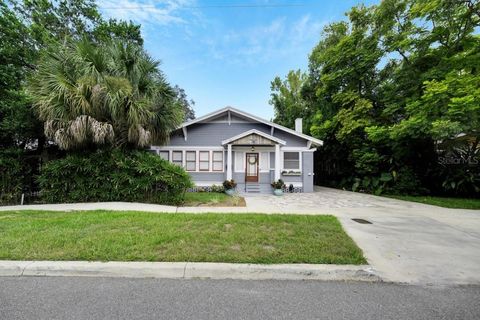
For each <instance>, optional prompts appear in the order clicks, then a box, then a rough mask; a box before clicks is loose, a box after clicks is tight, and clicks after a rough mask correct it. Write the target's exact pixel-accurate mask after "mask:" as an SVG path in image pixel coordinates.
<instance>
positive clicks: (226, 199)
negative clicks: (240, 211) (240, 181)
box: [183, 192, 245, 207]
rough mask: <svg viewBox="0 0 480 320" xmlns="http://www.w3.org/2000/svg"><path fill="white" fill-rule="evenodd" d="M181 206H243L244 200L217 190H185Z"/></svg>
mask: <svg viewBox="0 0 480 320" xmlns="http://www.w3.org/2000/svg"><path fill="white" fill-rule="evenodd" d="M183 206H185V207H196V206H208V207H244V206H245V200H244V199H243V198H242V197H231V196H229V195H227V194H225V193H219V192H186V193H185V200H184V203H183Z"/></svg>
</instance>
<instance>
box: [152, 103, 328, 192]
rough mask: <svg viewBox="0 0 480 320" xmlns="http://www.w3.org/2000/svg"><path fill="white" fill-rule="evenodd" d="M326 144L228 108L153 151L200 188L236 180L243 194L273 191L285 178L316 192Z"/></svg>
mask: <svg viewBox="0 0 480 320" xmlns="http://www.w3.org/2000/svg"><path fill="white" fill-rule="evenodd" d="M322 144H323V142H322V141H321V140H318V139H315V138H312V137H310V136H308V135H305V134H303V133H302V119H296V120H295V130H291V129H289V128H286V127H283V126H280V125H278V124H275V123H272V122H270V121H267V120H264V119H261V118H259V117H256V116H254V115H251V114H248V113H246V112H243V111H240V110H237V109H234V108H231V107H226V108H223V109H220V110H217V111H215V112H212V113H209V114H207V115H205V116H203V117H200V118H197V119H195V120H192V121H189V122H186V123H184V124H182V125H181V126H180V127H179V128H178V129H177V130H175V131H174V132H172V134H171V136H170V141H169V143H168V144H167V145H164V146H152V147H151V150H152V151H153V152H156V153H157V154H158V155H159V156H161V157H162V158H164V159H166V160H168V161H171V162H173V163H175V164H178V165H179V166H182V167H183V168H185V170H186V171H187V172H188V173H189V174H190V175H191V176H192V179H193V181H194V182H195V184H196V185H197V186H211V185H214V184H215V185H221V184H222V183H223V181H225V180H230V179H234V180H235V181H236V182H237V183H238V186H237V189H238V190H239V191H241V192H256V193H258V192H261V193H270V192H271V186H270V183H271V182H272V181H276V180H278V179H282V180H283V181H284V182H285V184H286V186H287V187H290V186H293V188H294V190H295V191H302V192H312V191H313V175H314V173H313V152H314V151H315V150H316V148H317V147H319V146H321V145H322Z"/></svg>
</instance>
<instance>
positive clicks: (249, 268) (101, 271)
mask: <svg viewBox="0 0 480 320" xmlns="http://www.w3.org/2000/svg"><path fill="white" fill-rule="evenodd" d="M0 276H17V277H18V276H70V277H81V276H86V277H118V278H163V279H239V280H340V281H368V282H379V281H382V279H381V278H380V277H379V276H378V275H377V273H376V271H375V270H374V269H373V268H372V267H371V266H368V265H361V266H356V265H328V264H272V265H262V264H236V263H203V262H113V261H111V262H97V261H93V262H89V261H0Z"/></svg>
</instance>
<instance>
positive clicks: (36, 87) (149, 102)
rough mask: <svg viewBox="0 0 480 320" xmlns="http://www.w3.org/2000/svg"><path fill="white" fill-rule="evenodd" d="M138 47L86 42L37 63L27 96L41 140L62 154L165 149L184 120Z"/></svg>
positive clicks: (169, 90)
mask: <svg viewBox="0 0 480 320" xmlns="http://www.w3.org/2000/svg"><path fill="white" fill-rule="evenodd" d="M158 66H159V62H158V61H155V60H153V59H152V58H151V57H150V56H149V55H148V54H147V53H146V52H145V51H144V50H143V49H142V47H140V46H138V45H136V44H134V43H131V42H130V43H129V42H127V43H125V42H124V41H119V40H117V41H113V42H108V43H106V44H95V43H93V42H91V41H89V40H88V39H83V40H81V41H78V42H73V43H69V44H67V45H61V46H58V47H55V48H54V49H52V50H50V51H48V53H46V54H45V55H44V57H42V58H41V59H40V62H39V65H38V70H37V71H36V72H35V73H34V75H33V77H32V79H31V81H30V85H29V90H28V92H29V93H30V95H31V96H32V100H33V102H34V107H35V108H36V110H37V112H38V114H39V117H40V119H41V120H42V121H44V122H45V134H46V136H47V137H48V138H49V139H51V140H52V141H54V142H55V143H56V144H57V145H58V146H59V147H60V148H62V149H66V150H68V149H78V148H85V147H88V146H91V145H94V146H103V145H113V146H116V147H129V146H130V147H136V148H142V147H147V146H149V145H151V144H152V143H163V142H164V141H165V140H167V139H168V136H169V133H170V131H171V130H173V129H175V128H176V127H177V126H178V125H179V124H180V122H181V121H182V120H183V110H182V109H181V108H180V107H179V106H178V105H177V104H176V103H175V102H174V98H175V92H174V91H173V88H171V87H170V85H169V84H168V83H167V82H166V81H165V78H164V76H163V74H162V73H161V71H160V70H159V69H158Z"/></svg>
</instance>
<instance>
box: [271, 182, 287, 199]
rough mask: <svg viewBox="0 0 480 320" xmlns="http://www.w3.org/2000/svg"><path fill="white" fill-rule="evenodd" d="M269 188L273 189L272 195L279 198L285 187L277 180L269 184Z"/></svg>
mask: <svg viewBox="0 0 480 320" xmlns="http://www.w3.org/2000/svg"><path fill="white" fill-rule="evenodd" d="M271 186H272V188H273V194H274V195H276V196H281V195H282V194H283V187H284V186H285V183H284V182H283V180H282V179H278V180H277V181H273V182H272V183H271Z"/></svg>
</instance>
